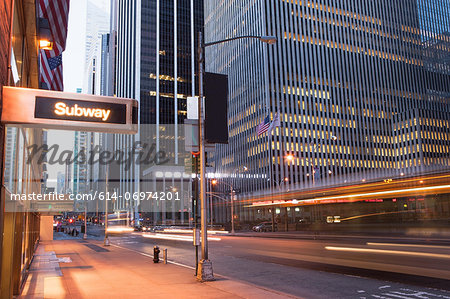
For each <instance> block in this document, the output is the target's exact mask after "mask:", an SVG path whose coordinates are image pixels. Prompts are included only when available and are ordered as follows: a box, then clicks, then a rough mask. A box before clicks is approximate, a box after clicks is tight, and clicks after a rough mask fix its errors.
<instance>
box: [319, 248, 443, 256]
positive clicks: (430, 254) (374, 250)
mask: <svg viewBox="0 0 450 299" xmlns="http://www.w3.org/2000/svg"><path fill="white" fill-rule="evenodd" d="M325 249H326V250H333V251H349V252H364V253H381V254H395V255H407V256H420V257H431V258H440V259H450V255H448V254H438V253H426V252H411V251H397V250H384V249H369V248H355V247H334V246H325Z"/></svg>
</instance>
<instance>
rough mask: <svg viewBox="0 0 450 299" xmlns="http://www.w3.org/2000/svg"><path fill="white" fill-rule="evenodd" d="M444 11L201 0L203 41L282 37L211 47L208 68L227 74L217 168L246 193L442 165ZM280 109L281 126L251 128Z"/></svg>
mask: <svg viewBox="0 0 450 299" xmlns="http://www.w3.org/2000/svg"><path fill="white" fill-rule="evenodd" d="M449 11H450V3H449V2H448V1H438V0H420V1H416V0H408V1H352V0H350V1H327V0H317V1H314V0H312V1H295V0H269V1H252V2H249V1H242V0H232V1H226V2H225V1H221V2H219V3H217V1H206V3H205V39H206V40H208V41H211V40H220V39H224V38H228V37H234V36H242V35H274V36H276V37H277V38H278V41H277V43H276V44H275V45H273V46H268V45H264V44H261V43H260V42H259V41H258V40H239V41H235V42H232V43H228V44H222V45H217V46H214V47H210V48H208V50H207V55H206V67H207V71H212V72H219V73H224V74H228V78H229V94H230V98H229V110H228V111H229V134H230V140H229V141H230V142H229V144H228V145H220V146H219V147H218V150H217V151H216V172H217V173H218V174H219V175H220V176H223V177H228V180H229V182H230V183H232V184H233V185H235V187H236V188H240V189H242V192H244V193H245V192H247V193H249V192H257V191H261V190H269V187H270V186H273V188H274V189H275V190H287V189H290V190H303V189H305V188H318V187H320V186H331V185H335V184H347V183H350V182H353V183H354V182H359V183H360V182H361V181H366V180H370V179H376V178H383V177H386V178H395V177H400V176H407V175H412V174H414V173H417V172H424V171H429V170H431V171H437V169H443V168H444V169H448V168H449V166H450V157H449V155H448V152H449V151H450V137H449V136H450V131H449V130H450V129H449V128H450V120H449V115H450V103H449V102H450V73H449V53H450V48H449V31H450V28H449V21H448V20H449V19H450V18H449ZM276 114H278V115H279V116H280V120H281V125H280V126H279V127H277V128H276V129H275V130H274V132H273V134H272V135H268V134H263V135H261V136H258V135H257V134H256V128H257V126H258V125H259V124H260V123H261V121H262V120H263V119H264V118H265V117H266V116H267V115H269V116H270V119H274V117H275V115H276ZM286 157H290V158H291V159H289V160H287V159H286ZM242 166H246V167H247V168H248V171H246V172H245V173H242V172H238V171H236V170H237V169H239V168H240V167H242ZM240 213H241V216H240V217H241V218H240V219H241V220H249V219H253V218H254V217H255V213H259V210H258V212H255V210H254V209H249V208H244V207H240ZM256 216H257V215H256ZM264 217H265V216H264Z"/></svg>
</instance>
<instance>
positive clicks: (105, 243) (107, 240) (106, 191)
mask: <svg viewBox="0 0 450 299" xmlns="http://www.w3.org/2000/svg"><path fill="white" fill-rule="evenodd" d="M105 166H106V167H105V168H106V169H105V239H104V240H103V245H104V246H109V238H108V187H109V186H108V184H109V182H108V179H109V178H108V176H109V164H108V163H106V165H105Z"/></svg>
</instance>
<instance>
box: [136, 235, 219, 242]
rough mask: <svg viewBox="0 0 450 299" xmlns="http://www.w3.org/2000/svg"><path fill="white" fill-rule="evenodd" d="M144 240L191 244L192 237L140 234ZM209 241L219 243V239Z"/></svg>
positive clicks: (210, 238)
mask: <svg viewBox="0 0 450 299" xmlns="http://www.w3.org/2000/svg"><path fill="white" fill-rule="evenodd" d="M141 236H142V237H144V238H149V239H163V240H175V241H186V242H193V241H194V237H193V236H182V235H167V234H142V235H141ZM208 240H209V241H221V240H222V239H221V238H218V237H209V238H208Z"/></svg>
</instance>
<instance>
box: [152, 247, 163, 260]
mask: <svg viewBox="0 0 450 299" xmlns="http://www.w3.org/2000/svg"><path fill="white" fill-rule="evenodd" d="M160 252H161V251H160V250H159V247H158V246H155V247H153V262H154V263H155V264H156V263H159V253H160Z"/></svg>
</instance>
